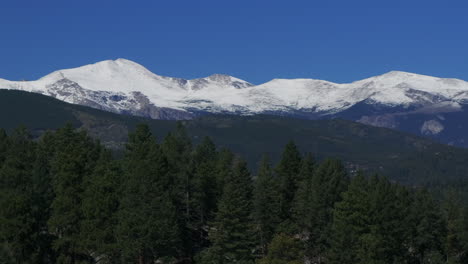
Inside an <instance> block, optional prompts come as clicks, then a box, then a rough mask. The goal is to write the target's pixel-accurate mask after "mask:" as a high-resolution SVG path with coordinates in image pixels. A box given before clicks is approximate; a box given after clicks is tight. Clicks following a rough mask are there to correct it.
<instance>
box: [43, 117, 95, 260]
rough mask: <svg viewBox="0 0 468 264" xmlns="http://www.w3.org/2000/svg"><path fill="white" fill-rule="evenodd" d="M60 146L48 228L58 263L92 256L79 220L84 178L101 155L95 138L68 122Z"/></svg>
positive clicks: (53, 164) (61, 132)
mask: <svg viewBox="0 0 468 264" xmlns="http://www.w3.org/2000/svg"><path fill="white" fill-rule="evenodd" d="M56 140H57V142H56V145H57V150H56V153H55V155H54V159H53V160H52V162H51V174H52V186H53V191H54V193H55V198H54V200H53V202H52V204H51V209H52V211H51V215H50V218H49V221H48V226H49V231H50V232H51V233H52V234H53V235H55V236H56V237H57V239H56V240H55V241H54V248H55V249H56V250H57V251H58V254H59V255H58V259H57V262H59V263H76V262H79V261H82V260H90V257H89V256H88V255H87V254H86V252H85V251H84V250H83V248H82V247H81V242H80V223H81V221H82V219H83V214H82V211H81V206H80V205H81V202H82V195H83V179H84V178H85V177H86V176H87V175H89V174H91V173H92V170H93V166H94V164H95V161H96V160H97V158H98V155H99V153H98V151H97V150H98V148H97V145H96V144H95V142H94V141H93V140H92V139H91V138H89V137H88V136H87V134H86V133H85V132H75V131H74V129H73V127H72V126H71V125H70V124H69V125H67V126H65V127H64V128H61V129H59V130H58V131H57V133H56Z"/></svg>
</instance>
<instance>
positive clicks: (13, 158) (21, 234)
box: [0, 128, 40, 263]
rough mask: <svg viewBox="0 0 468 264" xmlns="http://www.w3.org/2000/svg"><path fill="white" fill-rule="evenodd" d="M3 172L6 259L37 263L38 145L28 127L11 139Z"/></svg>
mask: <svg viewBox="0 0 468 264" xmlns="http://www.w3.org/2000/svg"><path fill="white" fill-rule="evenodd" d="M9 141H10V142H9V143H10V144H9V148H8V151H7V152H6V158H5V160H4V162H3V166H2V167H1V170H0V242H1V245H2V247H3V250H4V251H5V255H6V256H5V258H6V259H8V260H10V261H11V262H15V263H34V262H35V261H40V260H39V259H37V258H38V254H40V252H37V245H36V243H37V242H38V237H37V236H38V235H39V234H38V233H37V232H35V231H37V230H35V226H34V225H35V219H34V214H33V212H32V210H33V203H34V201H33V200H32V199H33V194H32V193H33V184H32V181H31V180H32V164H33V162H34V154H35V153H34V148H35V146H34V144H33V143H32V142H31V141H30V140H29V135H28V133H27V131H26V130H25V129H24V128H20V129H17V130H16V131H15V132H14V133H13V135H12V136H11V137H10V140H9Z"/></svg>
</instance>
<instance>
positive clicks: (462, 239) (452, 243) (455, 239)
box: [443, 189, 468, 264]
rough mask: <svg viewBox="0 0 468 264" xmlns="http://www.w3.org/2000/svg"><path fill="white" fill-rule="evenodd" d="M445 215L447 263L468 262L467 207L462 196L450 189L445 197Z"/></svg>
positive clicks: (458, 263)
mask: <svg viewBox="0 0 468 264" xmlns="http://www.w3.org/2000/svg"><path fill="white" fill-rule="evenodd" d="M443 206H444V213H445V218H446V223H447V228H446V230H447V237H446V239H445V248H446V254H447V262H448V263H453V264H461V263H466V262H467V261H468V219H467V218H466V217H467V216H468V215H466V211H467V207H466V205H465V204H464V203H463V200H462V198H461V196H460V194H459V193H458V192H457V191H456V190H454V189H449V190H448V191H447V192H446V194H445V197H444V203H443Z"/></svg>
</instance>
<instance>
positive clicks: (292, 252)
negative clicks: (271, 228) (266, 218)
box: [258, 234, 304, 264]
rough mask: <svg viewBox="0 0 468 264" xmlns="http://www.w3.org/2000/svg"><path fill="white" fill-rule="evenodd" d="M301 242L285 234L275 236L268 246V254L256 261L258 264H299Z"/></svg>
mask: <svg viewBox="0 0 468 264" xmlns="http://www.w3.org/2000/svg"><path fill="white" fill-rule="evenodd" d="M302 255H303V252H302V245H301V242H300V241H299V240H298V239H296V238H293V237H291V236H288V235H285V234H278V235H276V236H275V237H274V238H273V240H272V241H271V243H270V244H269V245H268V254H267V255H266V256H265V257H264V258H262V259H260V260H259V261H258V263H259V264H301V263H304V260H303V258H302Z"/></svg>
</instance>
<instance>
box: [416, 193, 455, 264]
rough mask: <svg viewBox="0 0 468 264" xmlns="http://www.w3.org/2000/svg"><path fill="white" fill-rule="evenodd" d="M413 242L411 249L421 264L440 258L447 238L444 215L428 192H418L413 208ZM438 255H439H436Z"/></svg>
mask: <svg viewBox="0 0 468 264" xmlns="http://www.w3.org/2000/svg"><path fill="white" fill-rule="evenodd" d="M411 219H412V227H413V234H412V241H411V244H410V247H411V248H412V249H413V252H414V253H413V256H414V258H415V259H416V260H417V261H418V262H419V263H424V262H425V261H430V260H431V259H432V258H435V259H437V258H439V256H438V255H440V252H443V240H444V237H445V236H446V231H445V226H446V224H445V223H444V221H443V217H442V213H441V210H440V208H439V206H438V205H437V203H436V202H435V201H434V199H433V198H432V197H431V194H430V193H429V192H428V191H427V190H419V191H417V192H416V194H415V197H414V202H413V205H412V207H411ZM436 253H437V254H436Z"/></svg>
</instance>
